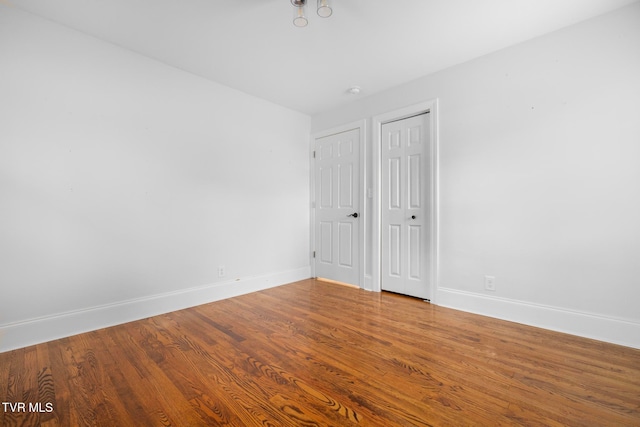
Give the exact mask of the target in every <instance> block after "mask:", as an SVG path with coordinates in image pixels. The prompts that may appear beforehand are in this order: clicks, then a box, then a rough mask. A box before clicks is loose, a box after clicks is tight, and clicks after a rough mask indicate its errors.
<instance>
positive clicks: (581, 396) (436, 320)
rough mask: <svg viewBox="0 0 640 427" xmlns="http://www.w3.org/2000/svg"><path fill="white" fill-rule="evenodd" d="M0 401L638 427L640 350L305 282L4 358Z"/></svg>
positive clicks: (0, 416)
mask: <svg viewBox="0 0 640 427" xmlns="http://www.w3.org/2000/svg"><path fill="white" fill-rule="evenodd" d="M0 400H1V401H2V402H11V403H14V404H15V403H17V402H25V405H26V409H27V411H24V412H22V411H11V408H7V407H6V406H7V405H6V404H5V405H3V406H4V407H0V425H2V426H14V425H16V426H22V425H24V426H38V425H40V426H58V425H60V426H85V425H87V426H88V425H99V426H110V425H112V426H203V425H211V426H214V425H232V426H257V425H261V426H316V425H317V426H326V425H336V426H343V425H363V426H364V425H368V426H396V425H398V426H411V425H417V426H429V425H433V426H447V425H450V426H472V425H482V426H498V425H532V426H599V425H602V426H639V425H640V350H634V349H631V348H626V347H621V346H616V345H611V344H606V343H602V342H597V341H592V340H588V339H583V338H578V337H574V336H570V335H563V334H560V333H555V332H550V331H546V330H542V329H537V328H532V327H527V326H522V325H518V324H514V323H509V322H504V321H500V320H495V319H491V318H486V317H482V316H477V315H472V314H468V313H464V312H460V311H455V310H451V309H446V308H442V307H437V306H432V305H430V304H428V303H425V302H422V301H420V300H416V299H412V298H408V297H403V296H399V295H394V294H388V293H382V294H377V293H371V292H366V291H362V290H359V289H353V288H350V287H345V286H340V285H335V284H329V283H323V282H319V281H315V280H305V281H302V282H297V283H294V284H290V285H285V286H281V287H277V288H273V289H269V290H266V291H262V292H258V293H254V294H250V295H245V296H241V297H236V298H233V299H229V300H224V301H219V302H215V303H211V304H207V305H203V306H199V307H196V308H191V309H187V310H182V311H178V312H174V313H169V314H166V315H162V316H157V317H153V318H149V319H145V320H141V321H137V322H132V323H128V324H124V325H120V326H116V327H112V328H107V329H102V330H99V331H95V332H90V333H86V334H82V335H78V336H74V337H70V338H65V339H61V340H57V341H53V342H50V343H45V344H40V345H36V346H32V347H27V348H24V349H19V350H15V351H11V352H6V353H2V354H0ZM30 403H31V404H32V405H33V404H37V403H40V404H41V407H39V408H31V409H32V411H28V409H29V406H28V405H29V404H30ZM47 404H48V405H49V406H47ZM14 408H15V407H14ZM35 409H39V410H40V411H41V412H37V411H34V410H35ZM47 410H51V411H50V412H47Z"/></svg>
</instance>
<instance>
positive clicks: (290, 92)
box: [4, 0, 637, 115]
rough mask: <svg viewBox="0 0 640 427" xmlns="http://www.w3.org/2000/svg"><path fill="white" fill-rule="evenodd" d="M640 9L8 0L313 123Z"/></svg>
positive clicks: (594, 3)
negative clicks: (326, 9)
mask: <svg viewBox="0 0 640 427" xmlns="http://www.w3.org/2000/svg"><path fill="white" fill-rule="evenodd" d="M635 1H637V0H396V1H389V0H334V13H333V16H331V17H330V18H328V19H322V18H320V17H319V16H317V15H316V14H315V0H309V3H310V5H309V6H310V7H309V13H308V15H309V25H308V26H307V27H306V28H296V27H294V26H293V24H292V23H291V20H292V16H293V12H292V6H291V3H290V0H10V1H4V3H5V4H6V3H7V2H9V3H10V4H13V5H15V6H18V7H20V8H22V9H24V10H27V11H30V12H33V13H35V14H37V15H40V16H43V17H45V18H48V19H51V20H53V21H56V22H59V23H62V24H65V25H68V26H69V27H72V28H75V29H77V30H80V31H83V32H85V33H88V34H91V35H93V36H95V37H98V38H100V39H103V40H106V41H108V42H111V43H114V44H116V45H119V46H122V47H125V48H127V49H130V50H132V51H135V52H138V53H140V54H142V55H146V56H149V57H152V58H155V59H157V60H159V61H162V62H164V63H166V64H169V65H172V66H174V67H177V68H180V69H183V70H186V71H189V72H191V73H193V74H196V75H199V76H202V77H205V78H207V79H210V80H213V81H216V82H219V83H222V84H224V85H227V86H230V87H232V88H235V89H238V90H241V91H243V92H246V93H248V94H251V95H255V96H258V97H260V98H264V99H266V100H269V101H272V102H274V103H276V104H280V105H283V106H285V107H288V108H291V109H294V110H298V111H300V112H303V113H306V114H309V115H314V114H316V113H319V112H322V111H325V110H328V109H331V108H335V107H337V106H340V105H343V104H345V103H348V102H350V101H353V100H354V99H356V98H354V95H348V94H347V93H346V90H347V88H348V87H350V86H353V85H358V86H361V87H362V89H363V90H362V93H361V94H360V95H358V97H363V96H367V95H371V94H374V93H376V92H380V91H383V90H385V89H388V88H391V87H393V86H396V85H399V84H402V83H405V82H408V81H411V80H414V79H416V78H418V77H420V76H423V75H426V74H430V73H433V72H436V71H438V70H442V69H444V68H447V67H450V66H452V65H455V64H459V63H461V62H465V61H468V60H470V59H473V58H477V57H479V56H482V55H485V54H488V53H490V52H493V51H496V50H499V49H502V48H504V47H507V46H511V45H514V44H516V43H520V42H522V41H525V40H528V39H531V38H533V37H537V36H540V35H542V34H545V33H549V32H551V31H555V30H557V29H560V28H562V27H566V26H568V25H571V24H574V23H577V22H580V21H583V20H586V19H589V18H592V17H594V16H597V15H600V14H603V13H606V12H609V11H612V10H614V9H617V8H620V7H622V6H625V5H628V4H631V3H634V2H635Z"/></svg>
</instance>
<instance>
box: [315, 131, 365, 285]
mask: <svg viewBox="0 0 640 427" xmlns="http://www.w3.org/2000/svg"><path fill="white" fill-rule="evenodd" d="M314 163H315V199H316V210H315V213H316V223H315V230H316V231H315V240H316V249H315V251H316V258H315V260H316V276H317V277H324V278H326V279H331V280H337V281H339V282H344V283H351V284H354V285H358V286H359V285H360V266H359V259H360V257H359V250H360V248H359V245H358V242H359V230H360V226H359V222H360V130H359V129H353V130H350V131H347V132H342V133H338V134H335V135H330V136H326V137H323V138H318V139H316V150H315V162H314Z"/></svg>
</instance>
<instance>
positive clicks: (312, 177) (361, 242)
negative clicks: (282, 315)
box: [309, 119, 369, 288]
mask: <svg viewBox="0 0 640 427" xmlns="http://www.w3.org/2000/svg"><path fill="white" fill-rule="evenodd" d="M354 129H358V130H359V131H360V132H359V135H360V138H359V144H360V158H359V159H358V161H359V163H360V165H359V166H360V168H359V169H360V173H359V175H360V176H359V177H358V178H359V179H360V200H359V201H358V202H359V204H360V212H359V214H360V218H361V220H360V221H358V242H357V244H358V281H359V282H360V283H358V284H357V285H358V286H359V287H360V288H364V283H365V277H364V272H365V264H364V263H365V251H364V249H365V247H366V246H365V224H366V222H367V221H368V218H369V212H368V209H367V205H366V203H365V201H366V200H365V197H366V191H365V190H364V188H365V182H366V181H365V177H366V170H365V168H366V162H365V159H366V149H367V148H366V146H365V141H366V140H367V138H366V129H367V120H366V119H362V120H357V121H355V122H350V123H346V124H344V125H341V126H336V127H333V128H330V129H326V130H323V131H320V132H316V133H314V134H312V135H311V141H310V144H309V164H310V165H311V167H310V168H309V194H310V203H309V206H310V209H309V210H310V217H309V220H310V224H311V227H309V231H310V236H309V242H310V244H311V250H310V251H309V260H310V262H309V264H310V265H311V277H317V276H316V258H314V257H313V252H314V251H315V250H316V164H315V161H314V160H315V159H314V157H313V152H314V151H315V150H316V140H317V139H320V138H324V137H326V136H331V135H335V134H338V133H343V132H348V131H351V130H354Z"/></svg>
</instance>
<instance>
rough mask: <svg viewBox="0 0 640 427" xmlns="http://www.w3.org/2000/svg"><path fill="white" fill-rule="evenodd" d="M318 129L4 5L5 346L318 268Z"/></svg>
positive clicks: (0, 161) (0, 326)
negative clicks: (312, 152)
mask: <svg viewBox="0 0 640 427" xmlns="http://www.w3.org/2000/svg"><path fill="white" fill-rule="evenodd" d="M211 60H212V61H215V58H211ZM223 65H224V64H221V66H223ZM309 133H310V118H309V117H308V116H305V115H302V114H300V113H297V112H294V111H291V110H287V109H285V108H282V107H279V106H276V105H273V104H270V103H268V102H266V101H263V100H260V99H257V98H254V97H251V96H248V95H246V94H243V93H241V92H237V91H234V90H232V89H229V88H227V87H224V86H221V85H217V84H214V83H212V82H209V81H206V80H204V79H201V78H199V77H196V76H193V75H190V74H187V73H185V72H182V71H180V70H177V69H175V68H171V67H168V66H166V65H164V64H161V63H159V62H156V61H153V60H151V59H147V58H145V57H141V56H139V55H136V54H134V53H131V52H129V51H126V50H123V49H121V48H119V47H116V46H113V45H110V44H106V43H103V42H101V41H98V40H96V39H94V38H91V37H88V36H85V35H83V34H81V33H78V32H75V31H72V30H70V29H67V28H65V27H62V26H58V25H56V24H53V23H51V22H48V21H45V20H42V19H40V18H36V17H33V16H31V15H28V14H26V13H24V12H21V11H18V10H16V9H13V8H10V7H8V6H4V5H0V293H1V295H0V335H2V334H4V338H2V337H1V336H0V351H4V350H7V349H10V348H15V347H19V346H23V345H27V344H32V343H34V342H40V341H45V340H48V339H52V338H56V337H58V336H64V335H69V334H72V333H77V332H81V331H84V330H89V329H93V328H97V327H102V326H105V325H107V324H114V323H119V322H121V321H127V320H132V319H134V318H140V317H144V316H147V315H151V314H155V313H158V312H163V311H170V310H172V309H176V308H181V307H183V306H188V305H194V304H198V303H203V302H206V301H209V300H215V299H218V298H221V297H225V296H230V295H235V294H239V293H243V292H248V291H251V290H255V289H260V288H264V287H268V286H273V285H277V284H281V283H285V282H287V281H293V280H298V279H302V278H305V277H309V238H308V235H309V233H308V230H309V219H308V218H309V211H308V206H309V184H308V182H309V181H308V179H309V178H308V177H309V164H308V138H309ZM219 265H223V266H225V268H226V277H224V278H219V277H218V271H217V267H218V266H219ZM236 279H240V280H239V281H236Z"/></svg>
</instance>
